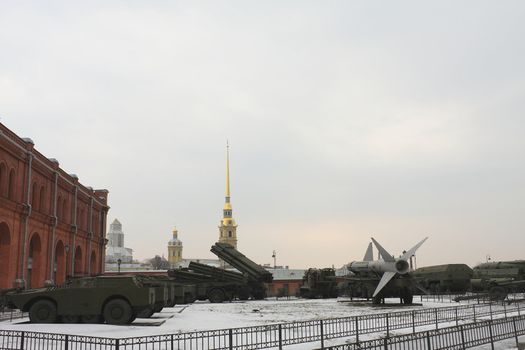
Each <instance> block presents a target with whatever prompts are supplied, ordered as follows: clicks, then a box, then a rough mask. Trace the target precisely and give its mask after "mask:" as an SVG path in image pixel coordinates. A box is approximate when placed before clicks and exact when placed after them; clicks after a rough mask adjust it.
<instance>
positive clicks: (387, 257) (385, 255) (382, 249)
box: [372, 238, 417, 262]
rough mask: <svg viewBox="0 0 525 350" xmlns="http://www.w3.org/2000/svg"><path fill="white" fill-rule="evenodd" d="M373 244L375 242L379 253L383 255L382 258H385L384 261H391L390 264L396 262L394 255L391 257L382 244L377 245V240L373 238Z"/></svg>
mask: <svg viewBox="0 0 525 350" xmlns="http://www.w3.org/2000/svg"><path fill="white" fill-rule="evenodd" d="M372 242H374V244H375V246H376V248H377V250H379V253H380V254H381V257H382V258H383V260H384V261H389V262H394V261H395V259H394V258H393V257H392V255H390V253H389V252H387V251H386V249H385V248H383V247H382V246H381V244H379V243H377V241H376V240H375V239H373V238H372ZM416 249H417V248H416Z"/></svg>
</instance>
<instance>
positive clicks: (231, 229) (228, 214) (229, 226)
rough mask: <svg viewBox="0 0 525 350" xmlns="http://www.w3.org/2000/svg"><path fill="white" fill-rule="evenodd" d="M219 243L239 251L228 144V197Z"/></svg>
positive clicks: (220, 228)
mask: <svg viewBox="0 0 525 350" xmlns="http://www.w3.org/2000/svg"><path fill="white" fill-rule="evenodd" d="M219 242H220V243H228V244H229V245H231V246H232V247H234V248H235V249H237V224H236V223H235V219H234V218H233V216H232V205H231V203H230V146H229V145H228V143H226V197H225V201H224V208H223V210H222V220H221V225H220V226H219Z"/></svg>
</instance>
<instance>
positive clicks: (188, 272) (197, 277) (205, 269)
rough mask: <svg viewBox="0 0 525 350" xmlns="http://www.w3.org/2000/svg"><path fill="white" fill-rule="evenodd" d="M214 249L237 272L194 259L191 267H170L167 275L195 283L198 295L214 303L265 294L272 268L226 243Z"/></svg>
mask: <svg viewBox="0 0 525 350" xmlns="http://www.w3.org/2000/svg"><path fill="white" fill-rule="evenodd" d="M211 252H212V253H214V254H215V255H217V256H218V257H219V258H220V259H222V260H223V261H224V262H225V263H226V264H229V265H230V266H231V267H233V268H235V269H237V270H238V272H237V271H231V270H226V269H223V268H217V267H213V266H208V265H205V264H200V263H196V262H191V263H190V264H189V266H188V268H179V269H171V270H168V276H170V277H173V278H174V279H175V281H179V282H182V283H192V284H195V286H196V295H197V299H199V300H206V299H208V300H209V301H210V302H212V303H221V302H223V301H226V300H233V299H235V298H237V299H240V300H247V299H249V298H252V299H257V300H258V299H264V298H265V297H266V285H265V283H271V282H272V280H273V276H272V274H271V273H270V272H269V271H267V270H266V269H265V268H263V267H262V266H260V265H258V264H256V263H255V262H253V261H252V260H250V259H248V258H247V257H246V256H245V255H244V254H242V253H241V252H239V251H238V250H237V249H235V248H233V247H232V246H231V245H229V244H227V243H215V245H213V246H212V247H211Z"/></svg>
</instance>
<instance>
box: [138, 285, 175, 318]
mask: <svg viewBox="0 0 525 350" xmlns="http://www.w3.org/2000/svg"><path fill="white" fill-rule="evenodd" d="M136 277H137V279H138V280H139V281H140V282H141V283H142V284H143V285H144V286H146V287H149V288H153V290H154V291H155V302H154V303H153V305H152V306H151V307H150V308H147V309H144V310H142V311H141V312H140V313H138V314H137V317H140V318H149V317H151V316H152V315H153V314H154V313H156V312H160V311H162V309H163V308H164V307H165V306H168V304H169V286H168V284H167V282H166V281H163V280H161V279H159V278H156V277H154V276H147V275H136Z"/></svg>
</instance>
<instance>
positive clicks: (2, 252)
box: [0, 222, 11, 289]
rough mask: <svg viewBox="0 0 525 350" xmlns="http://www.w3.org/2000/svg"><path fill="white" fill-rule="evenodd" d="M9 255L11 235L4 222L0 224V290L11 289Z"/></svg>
mask: <svg viewBox="0 0 525 350" xmlns="http://www.w3.org/2000/svg"><path fill="white" fill-rule="evenodd" d="M10 254H11V234H10V232H9V227H8V226H7V224H6V223H5V222H2V223H0V266H2V273H1V274H0V289H3V288H9V287H11V285H10V283H9V278H10V277H11V276H9V275H10V273H9V264H10V262H11V259H10Z"/></svg>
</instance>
